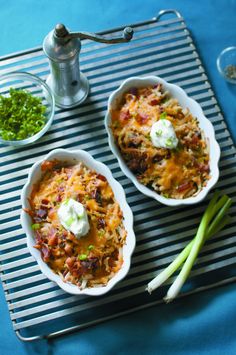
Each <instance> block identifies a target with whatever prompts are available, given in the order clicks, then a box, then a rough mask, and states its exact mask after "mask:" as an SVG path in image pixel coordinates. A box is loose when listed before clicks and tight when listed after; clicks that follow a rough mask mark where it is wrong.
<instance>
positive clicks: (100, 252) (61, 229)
mask: <svg viewBox="0 0 236 355" xmlns="http://www.w3.org/2000/svg"><path fill="white" fill-rule="evenodd" d="M22 204H23V211H22V216H21V221H22V226H23V228H24V230H25V232H26V234H27V242H28V246H29V249H30V251H31V253H32V255H33V256H34V257H36V260H37V262H38V263H39V265H40V267H41V270H42V271H43V273H45V274H46V276H48V277H49V278H50V279H52V280H54V281H56V282H57V283H58V285H59V286H60V287H62V288H63V289H64V290H66V291H67V292H70V293H75V294H90V295H100V294H103V293H105V292H107V291H108V290H109V289H110V288H111V287H112V286H113V285H114V284H115V283H116V282H118V281H119V280H120V279H122V278H123V277H124V276H125V274H126V273H127V272H128V269H129V265H130V257H131V254H132V252H133V249H134V245H135V237H134V233H133V229H132V223H133V217H132V212H131V210H130V208H129V207H128V205H127V203H126V201H125V195H124V191H123V189H122V187H121V186H120V184H119V183H118V182H116V181H115V180H114V179H113V178H112V175H111V172H110V171H109V169H108V168H107V167H106V166H105V165H104V164H102V163H99V162H96V161H95V160H94V159H93V158H92V157H91V156H90V155H89V154H88V153H86V152H84V151H79V150H77V151H74V152H69V151H66V150H63V149H58V150H55V151H53V152H51V153H50V154H49V155H48V156H47V157H46V158H45V160H44V161H43V162H42V161H41V162H39V163H36V164H35V165H34V166H33V168H32V169H31V172H30V174H29V180H28V183H27V184H26V185H25V187H24V189H23V192H22ZM78 206H82V210H81V212H80V213H79V212H78V210H76V213H75V209H73V208H74V207H76V208H77V207H78ZM68 213H70V214H68ZM64 217H65V218H64ZM63 218H64V220H63ZM73 228H74V229H73ZM72 230H73V232H72Z"/></svg>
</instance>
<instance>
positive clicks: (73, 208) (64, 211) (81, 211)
mask: <svg viewBox="0 0 236 355" xmlns="http://www.w3.org/2000/svg"><path fill="white" fill-rule="evenodd" d="M57 214H58V217H59V220H60V223H61V224H62V225H63V227H64V228H65V229H66V230H68V231H70V232H72V233H73V234H74V235H75V236H76V237H77V238H80V237H82V236H84V235H86V234H87V233H88V231H89V228H90V226H89V221H88V216H87V212H86V209H85V208H84V206H83V205H82V203H80V202H77V201H75V200H74V199H73V198H70V199H68V200H65V201H64V202H62V203H61V205H60V207H59V209H58V211H57Z"/></svg>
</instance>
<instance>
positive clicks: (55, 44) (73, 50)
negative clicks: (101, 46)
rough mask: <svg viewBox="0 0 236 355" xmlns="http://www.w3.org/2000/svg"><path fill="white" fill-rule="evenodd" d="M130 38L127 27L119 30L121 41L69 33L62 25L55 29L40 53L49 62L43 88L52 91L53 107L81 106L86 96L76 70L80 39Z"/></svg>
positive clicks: (85, 86)
mask: <svg viewBox="0 0 236 355" xmlns="http://www.w3.org/2000/svg"><path fill="white" fill-rule="evenodd" d="M132 37H133V29H132V28H131V27H126V28H125V29H124V30H123V36H122V37H116V38H107V37H103V36H101V35H97V34H95V33H89V32H69V31H68V29H67V28H66V27H65V26H64V25H63V24H58V25H56V27H55V28H54V29H53V30H52V31H51V32H50V33H49V34H48V35H47V36H46V37H45V39H44V41H43V50H44V53H45V54H46V56H47V57H48V59H49V65H50V72H51V73H50V75H49V77H48V78H47V84H48V85H49V86H50V88H51V89H52V92H53V94H54V97H55V103H56V105H57V106H58V107H61V108H72V107H75V106H77V105H79V104H80V103H82V102H83V101H84V100H85V99H86V97H87V95H88V92H89V83H88V79H87V78H86V76H85V75H84V74H83V73H82V72H81V71H80V66H79V53H80V49H81V41H80V40H81V39H91V40H94V41H96V42H102V43H122V42H128V41H130V40H131V39H132Z"/></svg>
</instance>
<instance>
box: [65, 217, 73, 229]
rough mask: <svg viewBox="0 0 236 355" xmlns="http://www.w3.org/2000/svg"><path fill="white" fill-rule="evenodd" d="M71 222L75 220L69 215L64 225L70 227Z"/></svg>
mask: <svg viewBox="0 0 236 355" xmlns="http://www.w3.org/2000/svg"><path fill="white" fill-rule="evenodd" d="M73 222H75V219H74V218H73V217H72V216H71V217H70V218H68V219H67V220H66V225H67V227H70V226H71V225H72V223H73Z"/></svg>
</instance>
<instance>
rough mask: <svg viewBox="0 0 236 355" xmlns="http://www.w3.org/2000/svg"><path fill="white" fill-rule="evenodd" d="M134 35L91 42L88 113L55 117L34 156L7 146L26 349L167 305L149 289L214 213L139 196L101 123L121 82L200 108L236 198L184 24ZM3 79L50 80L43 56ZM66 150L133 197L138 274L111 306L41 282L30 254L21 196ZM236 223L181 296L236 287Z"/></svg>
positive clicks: (4, 240)
mask: <svg viewBox="0 0 236 355" xmlns="http://www.w3.org/2000/svg"><path fill="white" fill-rule="evenodd" d="M132 27H134V29H135V36H134V39H133V40H132V41H131V42H130V43H128V44H119V45H116V46H108V45H103V44H97V43H93V42H89V41H83V46H82V48H83V49H82V53H81V68H82V70H83V72H84V73H85V74H86V75H87V77H88V78H89V81H90V85H91V92H90V95H89V98H88V99H87V101H86V102H85V103H84V104H83V105H81V106H79V107H78V108H75V109H71V110H57V111H56V115H55V120H54V123H53V126H52V128H51V130H50V131H49V132H48V133H47V134H46V135H45V136H44V137H43V138H42V139H40V141H39V142H38V143H36V144H34V145H32V146H29V147H25V148H19V149H14V148H12V147H5V146H0V157H1V162H0V167H1V176H0V194H1V199H0V204H1V211H0V215H1V230H2V233H1V238H0V252H1V253H0V265H1V280H2V284H3V288H4V292H5V296H6V300H7V303H8V307H9V312H10V317H11V320H12V324H13V328H14V330H15V332H16V334H17V335H18V337H19V338H20V339H22V340H25V341H31V340H36V339H40V338H42V337H53V336H56V335H61V334H65V333H67V332H69V331H72V330H78V329H81V328H85V327H88V326H90V325H94V324H97V323H99V322H102V321H104V320H108V319H112V318H115V317H117V316H120V315H123V314H127V313H130V312H133V311H136V310H140V309H143V308H146V307H149V306H151V305H154V304H157V303H160V302H162V296H163V295H164V293H165V288H166V287H165V286H164V287H163V288H161V289H160V291H159V292H156V293H153V295H152V296H149V295H148V294H147V292H146V291H144V289H145V285H146V284H147V282H148V281H149V280H151V279H152V278H153V277H154V276H155V275H156V273H157V272H159V271H160V270H161V269H163V268H164V267H165V266H166V265H167V264H168V263H169V262H170V261H171V260H172V259H173V257H175V255H177V254H178V253H179V251H180V250H181V249H182V248H183V246H185V244H186V242H187V241H188V240H189V239H190V238H191V237H192V235H193V234H194V232H195V230H196V226H197V224H198V222H199V217H200V215H201V214H202V212H203V210H204V208H205V206H206V203H207V201H205V202H204V203H202V204H200V205H197V206H194V207H192V208H189V207H181V208H180V207H178V208H169V207H165V206H161V205H159V204H158V203H157V202H156V201H154V200H151V199H149V198H147V197H145V196H143V195H141V194H140V193H139V192H138V191H137V190H136V188H135V187H134V186H133V184H132V183H131V182H130V181H129V180H128V179H127V178H126V177H125V176H124V175H123V174H122V172H121V171H120V169H119V167H118V164H117V161H116V159H115V158H114V156H113V155H112V154H111V152H110V149H109V147H108V144H107V135H106V132H105V129H104V123H103V121H104V115H105V111H106V104H107V98H108V96H109V94H110V93H111V91H113V90H114V89H115V88H117V86H118V85H119V84H120V83H121V81H123V80H124V79H126V78H128V77H130V76H133V75H146V74H154V75H155V74H156V75H159V76H162V77H163V78H164V79H166V80H168V81H170V82H173V83H176V84H177V85H180V86H182V87H183V88H184V89H185V91H186V92H187V93H188V94H189V95H190V96H191V97H193V98H194V99H196V100H198V102H199V103H200V104H201V106H202V108H203V110H204V113H205V115H206V116H207V117H208V118H209V119H210V120H211V122H212V123H213V124H214V127H215V131H216V137H217V140H218V142H219V143H220V146H221V150H222V157H221V162H220V170H221V177H220V180H219V183H218V187H219V188H221V189H222V190H223V191H224V192H225V193H228V194H230V196H232V197H233V198H235V195H236V185H235V174H236V158H235V147H234V146H233V142H232V139H231V137H230V134H229V132H228V130H227V128H226V125H225V122H224V119H223V117H222V115H221V113H220V109H219V107H218V105H217V102H216V99H215V97H214V94H213V92H212V90H211V86H210V83H209V81H208V79H207V76H206V73H205V71H204V68H203V66H202V64H201V61H200V59H199V56H198V53H197V51H196V48H195V46H194V44H193V41H192V39H191V37H190V34H189V31H188V29H187V27H186V24H185V22H184V19H183V18H182V17H181V15H180V14H179V13H178V12H177V11H175V10H164V11H161V12H160V13H159V15H158V16H157V17H156V18H154V19H152V20H149V21H146V22H143V23H138V24H134V25H132ZM120 30H121V28H116V29H113V30H110V31H106V32H103V34H105V33H116V32H117V31H120ZM0 70H1V73H2V74H5V73H8V72H11V71H16V70H23V71H29V72H31V73H33V74H36V75H38V76H40V77H41V78H43V79H46V77H47V75H48V73H49V68H48V63H47V60H46V58H45V56H44V54H43V52H42V49H41V48H36V49H32V50H28V51H25V52H20V53H16V54H12V55H9V56H6V57H2V58H1V62H0ZM58 147H64V148H71V149H75V148H80V149H86V150H87V151H89V152H90V153H91V154H92V155H93V156H94V157H95V158H96V159H98V160H101V161H102V162H104V163H106V164H107V165H108V166H109V167H110V168H111V170H112V172H113V174H114V177H115V178H116V179H118V180H119V181H120V183H121V184H122V185H123V187H124V188H125V191H126V196H127V200H128V203H129V204H130V206H131V208H132V210H133V213H134V217H135V233H136V238H137V247H136V250H135V253H134V256H133V259H132V267H131V270H130V272H129V274H128V276H127V277H126V278H125V280H123V281H122V282H120V283H119V284H118V285H117V286H116V287H115V289H114V290H113V291H112V292H110V293H109V294H108V295H106V296H103V297H99V298H93V297H88V296H84V297H77V296H72V295H68V294H66V293H65V292H64V291H62V290H61V289H59V288H58V287H57V286H56V285H55V284H54V283H53V282H51V281H49V280H48V279H47V278H46V277H45V276H44V275H42V273H41V272H40V271H39V268H38V266H37V264H36V262H35V261H34V259H33V258H32V257H31V256H30V254H29V252H28V249H27V247H26V239H25V235H24V233H23V231H22V229H21V226H20V221H19V215H20V210H21V204H20V193H21V189H22V186H23V185H24V183H25V181H26V177H27V173H28V169H29V167H31V165H32V164H33V163H34V162H36V161H37V160H38V159H41V158H42V157H43V156H44V155H45V154H46V153H48V151H50V150H52V149H54V148H58ZM235 213H236V208H235V207H232V208H231V215H232V222H231V224H230V225H228V226H227V227H226V228H225V229H224V231H223V232H222V233H221V234H219V235H218V236H217V237H215V238H213V239H212V240H211V241H209V242H208V244H207V245H206V246H205V247H204V250H203V252H202V253H201V255H200V257H199V259H198V262H197V264H196V265H195V267H194V269H193V272H192V274H191V279H190V281H189V282H188V284H187V285H186V288H185V289H184V291H183V293H182V296H183V295H188V294H190V293H194V292H198V291H200V290H205V289H207V288H211V287H215V286H217V285H221V284H224V283H228V282H231V281H235V279H236V278H235V275H234V274H233V269H234V268H232V265H235V252H236V235H235V224H236V219H235ZM230 266H231V267H230Z"/></svg>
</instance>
